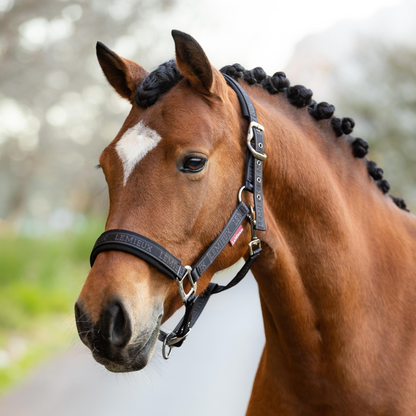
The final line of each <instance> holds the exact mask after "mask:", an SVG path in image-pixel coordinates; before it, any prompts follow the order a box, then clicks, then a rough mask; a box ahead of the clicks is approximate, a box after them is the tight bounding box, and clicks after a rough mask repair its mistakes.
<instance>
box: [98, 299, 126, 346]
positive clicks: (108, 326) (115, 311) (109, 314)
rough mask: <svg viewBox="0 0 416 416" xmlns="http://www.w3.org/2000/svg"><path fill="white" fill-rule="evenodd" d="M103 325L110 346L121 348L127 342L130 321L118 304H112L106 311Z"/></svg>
mask: <svg viewBox="0 0 416 416" xmlns="http://www.w3.org/2000/svg"><path fill="white" fill-rule="evenodd" d="M103 325H104V327H105V329H104V330H105V332H106V333H107V334H106V335H107V336H108V340H109V341H110V343H111V344H113V345H115V346H117V347H122V346H124V345H126V344H127V343H128V342H129V340H130V338H131V335H132V332H131V320H130V317H129V314H128V313H127V311H126V310H125V309H124V308H123V306H122V305H121V304H120V303H118V302H117V303H114V304H113V305H111V306H110V307H109V308H108V309H107V311H106V312H105V315H104V320H103ZM107 331H108V332H107Z"/></svg>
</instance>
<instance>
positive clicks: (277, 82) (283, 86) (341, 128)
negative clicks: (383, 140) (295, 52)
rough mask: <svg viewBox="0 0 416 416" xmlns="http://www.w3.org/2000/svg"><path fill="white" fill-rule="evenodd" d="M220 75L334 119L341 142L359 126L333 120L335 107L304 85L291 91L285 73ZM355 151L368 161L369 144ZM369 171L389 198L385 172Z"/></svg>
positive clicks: (237, 68) (234, 69)
mask: <svg viewBox="0 0 416 416" xmlns="http://www.w3.org/2000/svg"><path fill="white" fill-rule="evenodd" d="M220 71H221V72H222V73H224V74H227V75H229V76H230V77H232V78H234V79H235V80H236V81H238V79H240V78H242V79H243V80H244V81H245V82H247V84H249V85H256V84H258V85H260V86H261V87H263V88H264V89H265V90H266V91H267V92H268V93H269V94H279V93H280V94H284V96H285V97H286V98H287V99H288V101H289V102H290V104H292V105H294V106H295V107H298V108H303V107H307V109H308V113H309V114H310V115H311V116H312V117H313V118H314V119H315V120H317V121H320V120H327V119H331V126H332V129H333V131H334V133H335V135H336V136H337V137H340V138H341V137H342V136H344V135H347V136H348V135H350V134H351V133H352V131H353V129H354V127H355V122H354V120H353V119H352V118H350V117H344V118H337V117H333V115H334V112H335V107H334V106H333V105H331V104H328V103H327V102H325V101H324V102H321V103H317V102H316V101H314V100H312V94H313V93H312V91H311V90H309V89H307V88H305V87H304V86H303V85H294V86H293V87H291V86H290V81H289V80H288V79H287V78H286V74H285V73H284V72H276V73H275V74H274V75H273V76H272V77H271V76H269V75H267V74H266V72H265V71H264V70H263V69H262V68H260V67H256V68H254V69H251V70H246V69H245V68H244V67H243V66H242V65H240V64H233V65H226V66H224V67H223V68H221V69H220ZM351 148H352V154H353V156H354V157H356V158H358V159H363V158H365V156H366V155H367V153H368V150H369V146H368V143H367V142H366V141H365V140H363V139H361V138H359V137H357V138H355V139H354V140H353V141H352V143H351ZM367 171H368V174H369V175H370V176H371V177H372V178H373V179H374V182H375V184H376V185H377V187H378V188H379V189H380V190H381V191H382V192H383V194H387V193H388V192H389V190H390V185H389V183H388V182H387V181H386V180H385V179H383V169H381V168H379V167H378V166H377V164H376V163H375V162H373V161H371V160H367ZM389 196H390V198H391V199H392V200H393V202H394V203H395V204H396V205H397V206H398V207H399V208H400V209H403V210H405V211H409V210H408V209H407V207H406V203H405V202H404V200H403V199H401V198H396V197H394V196H391V195H389Z"/></svg>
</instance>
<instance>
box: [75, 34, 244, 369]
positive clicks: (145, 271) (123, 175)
mask: <svg viewBox="0 0 416 416" xmlns="http://www.w3.org/2000/svg"><path fill="white" fill-rule="evenodd" d="M173 37H174V40H175V47H176V64H175V63H174V62H173V61H170V62H167V63H166V64H163V65H161V66H160V67H159V68H158V69H156V70H155V71H153V72H152V73H150V74H149V73H148V72H147V71H145V70H144V69H143V68H142V67H141V66H139V65H138V64H136V63H134V62H132V61H129V60H126V59H123V58H121V57H119V56H118V55H116V54H115V53H114V52H112V51H110V50H109V49H108V48H106V47H105V46H104V45H102V44H98V45H97V55H98V60H99V62H100V65H101V67H102V69H103V71H104V74H105V76H106V77H107V79H108V81H109V83H110V84H111V85H112V86H113V87H114V88H115V90H116V91H117V92H118V93H119V94H120V95H121V96H122V97H124V98H126V99H127V100H129V101H130V102H131V104H132V109H131V111H130V114H129V115H128V117H127V119H126V121H125V122H124V124H123V126H122V128H121V130H120V132H119V133H118V135H117V136H116V138H115V139H114V140H113V141H112V142H111V143H110V144H109V145H108V146H107V147H106V148H105V149H104V151H103V152H102V154H101V156H100V165H101V167H102V169H103V172H104V175H105V178H106V181H107V184H108V188H109V194H110V209H109V215H108V219H107V223H106V230H110V229H126V230H130V231H133V232H136V233H139V234H141V235H144V236H146V237H149V238H150V239H152V240H154V241H155V242H157V243H159V244H160V245H162V246H163V247H165V248H166V249H167V250H169V251H170V252H171V253H172V254H173V255H174V256H176V257H177V258H178V259H180V260H181V261H182V264H184V265H185V264H193V263H194V262H195V261H196V260H197V259H198V258H199V257H200V256H201V254H202V253H203V252H204V251H205V250H206V249H207V247H208V246H209V245H210V244H211V243H212V242H213V241H214V239H215V238H216V237H217V236H218V234H219V233H220V231H221V230H222V229H223V227H224V225H225V224H226V222H227V220H228V218H229V216H230V215H231V213H232V211H233V209H234V208H235V206H236V202H237V194H238V190H239V188H240V186H241V184H242V183H243V176H244V165H245V152H246V147H245V140H244V136H245V132H246V131H247V123H246V122H245V121H244V120H243V119H242V117H241V114H240V109H239V103H238V100H237V97H236V94H235V93H234V91H233V90H231V89H230V88H228V86H227V84H226V82H225V80H224V78H223V76H221V74H220V73H219V72H218V71H217V70H216V69H214V68H213V67H212V66H211V64H210V62H209V61H208V58H207V57H206V55H205V53H204V51H203V50H202V48H201V47H200V45H199V44H198V43H197V42H196V41H195V40H194V39H193V38H191V37H190V36H188V35H186V34H183V33H181V32H176V31H174V32H173ZM245 227H248V226H247V225H245ZM248 240H249V233H244V237H243V238H240V239H239V240H238V241H237V243H236V244H235V245H234V246H233V247H231V246H230V245H229V246H228V247H226V248H225V250H224V251H223V252H222V253H221V254H220V255H219V257H218V258H217V259H216V261H215V262H214V263H213V265H212V266H211V267H210V268H209V269H208V270H207V272H206V273H205V274H204V276H203V277H202V278H201V279H200V280H199V282H198V293H200V292H202V291H203V290H204V288H206V286H207V285H208V283H209V281H210V279H211V277H212V275H213V274H214V273H215V272H216V271H218V270H221V269H224V268H226V267H228V266H230V265H232V264H233V263H234V262H236V261H237V260H238V259H239V258H241V257H242V256H243V254H244V253H245V251H246V247H247V246H246V244H247V242H248ZM181 305H182V302H181V299H180V297H179V295H178V291H177V288H176V284H175V282H174V281H172V280H171V279H169V278H167V277H166V276H165V275H164V274H162V273H161V272H160V271H158V270H157V269H156V268H155V267H153V266H151V265H150V264H149V263H147V262H145V261H144V260H141V259H139V258H137V257H135V256H133V255H131V254H127V253H124V252H119V251H107V252H103V253H100V254H99V255H98V257H97V259H96V261H95V263H94V265H93V267H92V269H91V271H90V273H89V275H88V278H87V280H86V282H85V285H84V287H83V289H82V292H81V294H80V297H79V299H78V301H77V303H76V306H75V311H76V319H77V325H78V332H79V335H80V337H81V339H82V341H83V342H84V343H85V344H86V345H87V346H88V347H89V348H90V349H91V350H92V352H93V355H94V357H95V359H96V360H97V361H98V362H100V363H102V364H104V365H105V366H106V367H107V369H109V370H111V371H134V370H139V369H141V368H143V367H144V366H145V365H146V364H147V363H148V361H149V360H150V358H151V357H152V355H153V352H154V350H155V345H156V341H157V338H158V333H159V326H160V324H161V322H163V321H164V320H166V319H167V318H168V317H169V316H171V315H172V314H173V313H174V312H175V310H177V309H178V308H179V307H180V306H181Z"/></svg>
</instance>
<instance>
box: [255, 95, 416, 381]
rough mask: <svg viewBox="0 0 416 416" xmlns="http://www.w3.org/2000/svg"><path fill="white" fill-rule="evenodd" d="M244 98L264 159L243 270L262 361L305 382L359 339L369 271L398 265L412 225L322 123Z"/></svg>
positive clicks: (362, 164)
mask: <svg viewBox="0 0 416 416" xmlns="http://www.w3.org/2000/svg"><path fill="white" fill-rule="evenodd" d="M253 97H254V99H256V108H257V111H258V113H259V121H260V123H261V124H264V126H265V152H266V154H267V160H266V162H265V175H264V201H265V202H264V203H265V216H266V217H265V218H266V225H267V231H266V232H265V233H262V235H260V238H261V240H262V242H263V246H264V250H263V253H262V255H261V256H260V258H259V259H258V260H257V264H255V265H254V266H253V268H252V270H253V273H254V275H255V277H256V280H257V282H258V284H259V292H260V298H261V301H262V309H263V315H264V324H265V332H266V341H267V342H266V350H265V351H266V352H267V351H268V354H266V353H265V356H264V357H263V359H266V358H265V357H266V356H267V357H268V359H269V361H268V363H267V366H269V368H270V366H271V362H273V363H274V364H275V365H276V366H277V367H278V368H279V370H278V371H279V372H283V373H284V367H288V368H289V367H290V374H291V377H292V376H294V374H295V373H296V371H297V370H299V375H302V377H306V378H307V375H312V374H313V375H314V376H316V374H317V373H319V372H320V371H321V369H322V355H323V349H325V353H324V355H325V357H335V356H336V354H337V351H338V350H337V349H339V348H340V346H342V345H345V343H346V339H347V338H348V339H350V340H351V339H355V338H354V337H356V336H359V335H358V334H359V332H360V331H361V330H363V328H362V326H363V325H365V322H366V321H365V319H363V313H364V309H365V308H367V307H369V306H370V307H371V304H372V302H373V301H375V300H376V299H375V300H374V299H372V298H371V299H370V298H369V297H368V296H367V295H368V294H369V293H372V291H374V287H373V285H374V279H376V280H377V279H379V280H382V279H383V277H382V276H379V275H378V274H377V273H378V272H377V271H376V270H380V269H381V268H383V267H387V268H389V267H390V266H392V263H393V262H398V263H399V264H400V262H402V261H403V257H405V256H406V254H405V251H406V250H402V251H400V250H398V252H397V253H388V251H389V247H390V246H391V243H392V242H393V244H394V242H395V241H396V242H398V243H400V241H401V239H403V237H404V233H405V228H406V224H408V221H410V222H411V220H409V219H406V218H405V217H404V215H407V214H404V213H403V214H402V212H400V211H399V210H398V209H397V208H396V207H395V206H394V205H393V204H392V203H391V202H390V201H389V200H388V196H383V195H382V193H381V192H380V191H379V190H378V189H377V187H376V186H375V184H374V183H372V181H373V180H372V178H370V177H369V176H368V174H367V170H366V166H365V162H364V161H363V160H360V159H354V158H353V157H352V155H351V148H350V145H349V144H348V143H347V142H346V141H345V140H342V139H337V138H335V136H334V135H333V134H332V133H331V130H330V126H329V123H328V127H324V128H323V129H322V130H320V128H319V127H317V123H315V122H314V121H313V120H312V118H311V117H310V115H309V114H308V113H307V112H306V110H305V109H303V110H302V109H296V108H294V107H293V108H291V107H290V106H289V105H285V103H280V104H281V105H280V107H279V105H276V102H277V103H278V100H279V99H278V98H275V97H271V98H268V97H265V98H264V100H263V101H262V98H263V97H262V96H261V94H259V95H258V96H257V97H256V94H255V93H254V94H253ZM272 100H275V103H274V104H273V102H272ZM325 123H326V122H325V121H323V122H320V123H319V124H320V125H321V126H322V125H324V124H325ZM413 229H415V226H414V224H413ZM415 235H416V233H415ZM412 244H413V247H414V242H412ZM399 245H400V244H399ZM386 254H388V255H389V256H390V258H389V259H386ZM383 256H384V259H383ZM395 256H396V258H395ZM413 261H414V260H413ZM408 264H409V262H408ZM379 274H380V273H379ZM384 274H386V273H384ZM393 274H394V273H393ZM393 278H394V276H393ZM385 280H386V279H385ZM381 283H382V282H381ZM387 283H388V282H387ZM376 284H377V283H376ZM348 342H350V341H348ZM352 342H354V341H352ZM270 360H271V361H270ZM265 368H266V367H265ZM287 376H288V375H287ZM283 377H284V375H283ZM312 378H313V377H312ZM314 381H316V379H313V380H311V382H312V383H313V382H314ZM303 382H306V379H305V378H303Z"/></svg>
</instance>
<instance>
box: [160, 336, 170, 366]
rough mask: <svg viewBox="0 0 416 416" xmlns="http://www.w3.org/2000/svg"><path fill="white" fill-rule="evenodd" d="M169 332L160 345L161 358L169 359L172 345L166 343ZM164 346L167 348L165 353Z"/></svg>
mask: <svg viewBox="0 0 416 416" xmlns="http://www.w3.org/2000/svg"><path fill="white" fill-rule="evenodd" d="M170 334H171V333H169V334H168V335H166V338H165V339H164V341H163V345H162V355H163V358H164V359H165V360H169V357H170V356H171V355H172V347H171V346H170V345H168V344H167V341H168V340H169V336H170ZM166 347H168V348H169V351H168V353H167V354H166Z"/></svg>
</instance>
